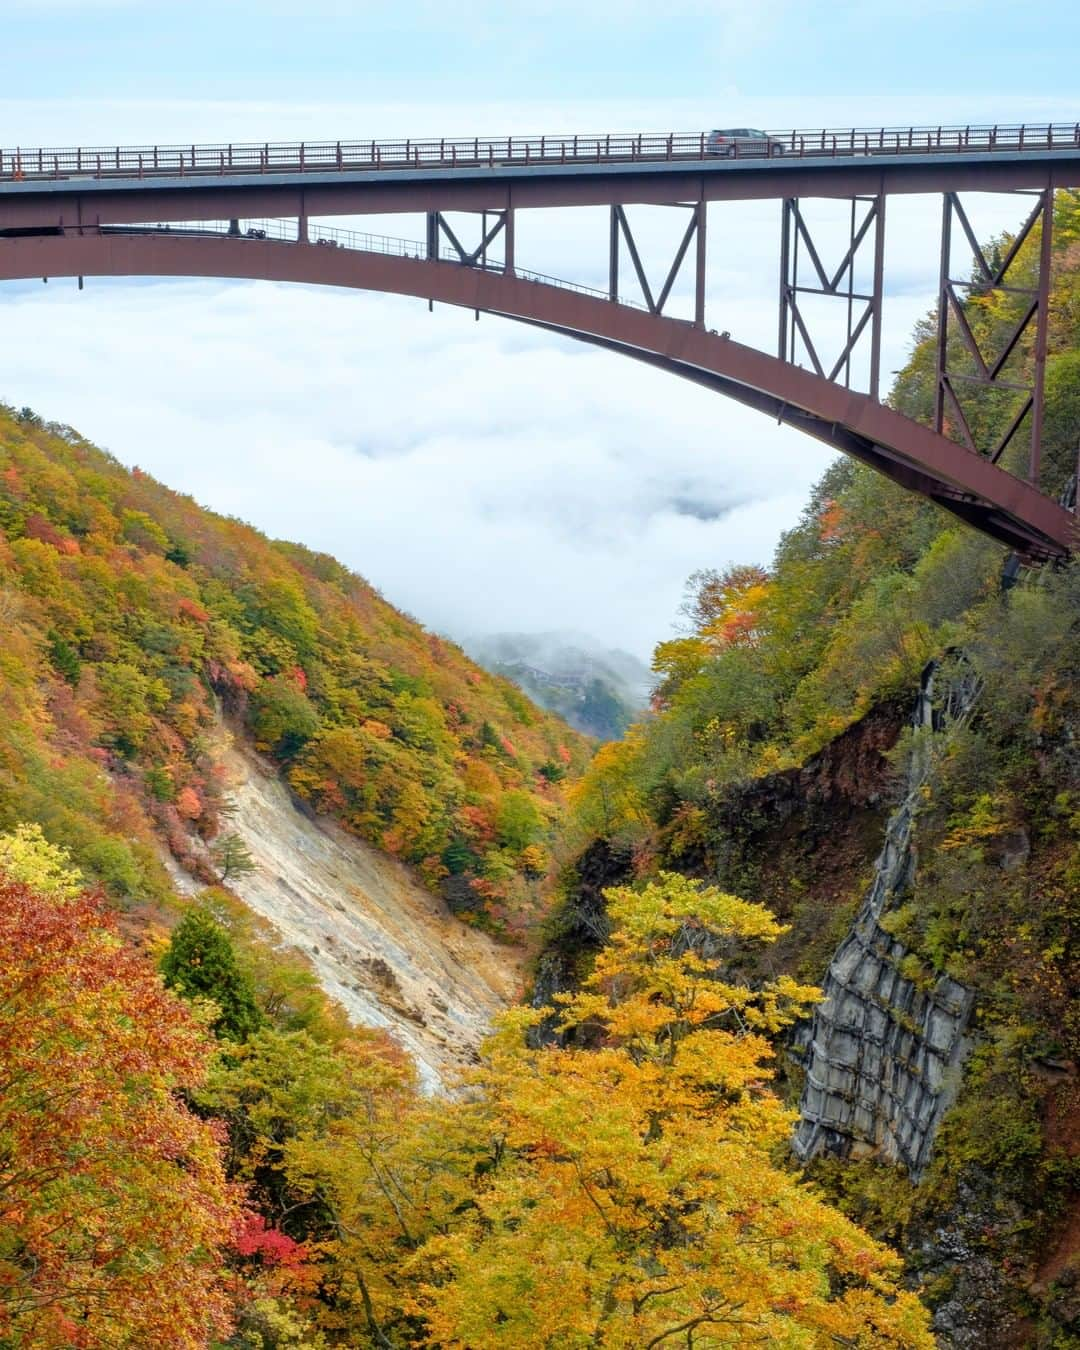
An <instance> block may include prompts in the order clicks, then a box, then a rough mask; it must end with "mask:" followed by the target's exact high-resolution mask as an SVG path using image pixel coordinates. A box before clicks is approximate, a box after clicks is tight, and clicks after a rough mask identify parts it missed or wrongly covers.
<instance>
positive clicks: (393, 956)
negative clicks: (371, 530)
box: [0, 409, 589, 1089]
mask: <svg viewBox="0 0 1080 1350" xmlns="http://www.w3.org/2000/svg"><path fill="white" fill-rule="evenodd" d="M0 632H2V641H0V833H3V832H4V831H5V830H10V829H12V828H14V827H15V826H17V825H18V824H19V823H20V822H25V821H31V822H37V823H40V824H41V826H42V827H43V828H44V830H45V833H46V835H47V837H48V838H49V839H50V840H51V841H52V842H53V843H55V844H57V845H60V846H63V847H64V848H66V849H68V850H69V851H70V853H71V855H72V858H73V860H74V862H75V863H76V864H77V866H78V868H79V869H80V871H81V873H82V875H83V876H84V877H85V878H86V879H87V880H89V881H90V882H92V883H96V884H98V885H100V886H102V887H103V888H104V889H105V891H106V892H107V894H108V895H109V897H110V898H111V900H112V901H113V902H114V903H115V904H116V905H117V906H118V907H119V908H120V909H121V910H122V912H123V919H122V921H123V925H124V928H125V931H126V932H127V933H128V934H129V935H131V936H132V937H134V938H135V939H136V940H140V941H148V942H150V943H153V941H154V940H155V934H156V933H157V931H158V930H159V928H160V927H161V926H162V925H164V926H170V925H171V924H172V923H173V922H174V920H175V917H176V915H177V913H178V912H179V911H180V909H181V908H182V905H181V902H180V900H179V899H178V895H177V890H178V889H179V890H181V891H182V892H184V893H186V894H192V893H195V892H197V891H199V890H200V889H201V888H202V887H204V886H212V885H213V884H215V883H217V882H218V881H219V879H220V878H221V877H222V874H223V872H224V871H226V858H225V855H224V854H223V852H222V849H223V846H225V847H227V848H229V849H232V850H233V852H235V851H236V848H237V846H238V845H239V847H240V848H241V850H242V848H243V846H244V845H246V846H247V847H248V848H249V849H250V852H251V854H252V855H253V862H254V864H255V868H254V870H253V871H251V872H249V873H245V872H243V870H242V869H241V870H239V871H237V870H235V869H229V875H228V878H227V884H228V886H229V887H230V888H231V889H232V890H233V891H234V892H235V893H236V894H238V895H240V896H241V897H242V898H243V899H244V900H246V901H247V903H248V905H249V906H250V908H251V909H252V910H253V911H254V912H255V913H257V914H259V915H261V916H263V917H264V918H266V919H268V920H270V921H271V922H272V923H273V924H274V925H275V926H276V928H277V931H278V933H279V934H280V936H281V938H282V939H283V940H284V942H285V943H286V944H288V945H291V946H292V947H294V948H295V949H296V950H298V951H299V952H301V953H303V954H304V955H305V956H306V957H307V958H308V960H309V961H310V962H311V964H312V965H313V967H314V969H315V971H316V973H317V975H318V977H319V979H320V980H321V982H322V984H323V987H324V988H325V989H326V990H327V991H328V992H329V993H330V994H331V995H332V996H333V997H334V998H336V999H337V1000H338V1001H339V1002H340V1004H341V1005H342V1006H343V1007H344V1008H345V1010H346V1012H347V1013H348V1015H349V1016H350V1017H351V1018H352V1019H353V1020H354V1021H356V1022H359V1023H362V1024H363V1025H366V1026H371V1027H382V1028H384V1029H386V1030H387V1031H389V1032H390V1034H391V1035H392V1036H393V1038H394V1039H395V1040H396V1041H397V1042H398V1044H400V1045H401V1046H403V1047H404V1048H405V1049H406V1050H408V1051H409V1052H410V1054H411V1055H412V1056H413V1057H414V1058H415V1061H416V1064H417V1069H418V1072H419V1075H420V1079H421V1081H422V1082H423V1084H424V1086H425V1087H427V1088H428V1089H433V1088H435V1087H437V1086H438V1085H439V1084H441V1083H442V1084H445V1083H448V1082H449V1081H450V1080H451V1079H452V1078H453V1076H454V1074H455V1073H456V1072H457V1070H458V1069H459V1068H460V1067H462V1066H463V1065H465V1064H468V1063H469V1062H471V1060H472V1059H473V1058H474V1056H475V1052H476V1046H477V1044H478V1042H479V1040H480V1039H481V1037H482V1036H483V1035H484V1034H485V1032H486V1030H487V1027H488V1025H489V1023H490V1021H491V1018H492V1017H493V1015H494V1014H495V1013H496V1012H497V1011H498V1010H500V1009H501V1008H503V1007H504V1006H506V1004H507V1003H508V1002H509V1001H511V1000H512V999H513V998H514V997H515V996H516V994H517V991H518V987H519V966H520V944H519V943H517V939H519V938H520V937H521V936H522V935H523V933H524V932H525V930H526V929H527V928H528V927H529V925H530V924H531V923H532V922H533V921H534V920H535V917H536V915H537V914H538V913H539V912H540V909H541V906H542V904H543V900H542V896H541V891H540V886H541V878H542V875H543V873H544V871H545V869H546V867H547V861H548V855H547V847H548V840H549V838H550V836H551V832H552V827H553V824H554V821H555V820H556V818H557V816H558V814H559V812H560V810H561V793H562V790H563V788H562V780H563V779H565V778H567V776H568V775H573V774H574V773H575V772H576V771H577V770H578V769H579V768H580V766H581V765H582V764H583V763H584V762H585V760H586V758H587V756H588V754H589V747H588V745H587V743H586V742H585V741H584V740H583V739H582V738H580V737H578V736H577V735H576V734H575V733H574V732H573V731H571V730H570V728H568V727H567V726H565V725H564V724H562V723H560V722H559V721H558V720H557V719H556V718H554V717H551V716H549V715H547V714H545V713H543V712H542V711H541V710H539V709H538V708H536V707H534V706H533V705H532V704H530V703H529V702H528V700H527V699H526V698H525V697H524V696H523V695H522V694H521V692H520V691H519V690H518V689H517V688H515V687H514V686H513V685H512V684H510V683H509V682H508V681H505V680H500V679H496V678H493V677H492V676H490V675H488V674H487V673H486V672H484V671H483V670H481V669H480V668H479V667H478V666H476V665H474V664H473V663H472V662H470V661H469V660H468V659H467V658H466V657H465V656H464V654H463V653H462V652H461V651H460V649H458V648H457V647H454V646H453V645H452V644H450V643H447V642H444V641H442V640H440V639H438V638H435V637H433V636H432V635H430V634H428V633H426V632H424V630H423V629H422V628H421V627H420V626H419V625H418V624H416V623H415V622H413V621H412V620H410V619H408V618H407V617H405V616H404V615H402V614H400V613H398V612H397V611H396V610H395V609H393V607H392V606H390V605H389V604H387V603H386V602H385V601H384V600H382V599H381V598H380V597H379V596H378V595H377V594H376V593H375V592H374V591H373V590H372V589H371V588H370V587H369V586H368V585H367V584H366V583H365V582H363V581H362V580H361V579H360V578H359V577H356V576H354V575H352V574H350V573H349V572H347V571H346V570H345V569H344V568H342V567H341V566H340V565H339V564H337V563H335V562H334V561H333V560H332V559H331V558H328V557H325V556H321V555H317V554H314V553H311V552H309V551H307V550H305V549H303V548H301V547H299V546H297V545H292V544H285V543H272V542H270V541H269V540H267V539H265V538H263V537H262V536H261V535H259V534H258V533H257V532H256V531H254V530H252V529H250V528H248V527H247V526H244V525H242V524H240V523H239V522H237V521H233V520H224V519H221V518H219V517H216V516H214V515H212V514H210V513H209V512H206V511H203V510H201V509H200V508H199V507H198V506H197V505H196V504H195V503H194V502H192V501H190V500H188V499H186V498H183V497H180V496H178V495H177V494H175V493H173V492H170V491H169V490H168V489H166V488H164V487H162V486H161V485H160V484H157V483H155V482H153V481H152V480H150V479H149V478H147V477H146V476H145V475H143V474H141V473H139V472H138V471H135V472H131V473H129V472H127V471H126V470H124V469H123V468H122V467H121V466H120V465H119V464H117V463H116V462H115V461H114V460H112V459H111V458H110V457H109V456H108V455H106V454H103V453H102V452H101V451H100V450H97V449H95V448H94V447H93V446H91V445H90V444H88V443H87V442H86V441H85V440H84V439H83V438H82V437H80V436H79V435H78V434H77V433H75V432H73V431H71V430H70V429H69V428H65V427H58V426H49V427H46V426H44V425H42V424H41V422H40V420H39V419H38V418H37V417H36V416H35V415H34V414H33V413H32V412H30V411H29V410H25V409H24V410H23V411H22V412H21V413H18V414H16V413H14V412H13V411H12V410H10V409H6V410H5V409H0ZM226 728H228V730H226ZM256 747H257V749H256ZM448 899H449V900H450V901H451V902H452V905H453V909H454V910H455V911H456V913H457V914H458V915H460V916H462V917H461V918H458V917H454V915H453V914H452V913H451V912H450V909H449V908H448V906H447V900H448ZM212 903H214V904H215V907H217V908H220V906H219V905H218V903H217V901H214V902H212ZM470 921H471V924H472V926H471V927H470V926H468V925H469V922H470ZM477 928H482V929H487V930H488V932H487V933H484V932H479V931H477ZM489 934H497V935H498V938H499V941H495V940H494V938H493V937H492V936H490V935H489ZM272 941H274V940H273V939H272Z"/></svg>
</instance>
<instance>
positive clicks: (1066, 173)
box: [0, 123, 1080, 561]
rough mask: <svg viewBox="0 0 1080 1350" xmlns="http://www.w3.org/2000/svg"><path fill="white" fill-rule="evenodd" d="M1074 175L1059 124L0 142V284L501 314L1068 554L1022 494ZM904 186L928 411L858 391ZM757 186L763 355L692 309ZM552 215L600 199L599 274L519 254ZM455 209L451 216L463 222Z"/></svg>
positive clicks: (1027, 549)
mask: <svg viewBox="0 0 1080 1350" xmlns="http://www.w3.org/2000/svg"><path fill="white" fill-rule="evenodd" d="M1078 187H1080V123H1073V124H1068V123H1066V124H1053V125H1045V124H1043V125H1038V126H1030V125H1028V126H995V127H975V126H968V127H929V128H927V127H920V128H914V127H913V128H903V129H892V128H874V129H845V130H826V129H821V130H802V131H773V132H768V133H762V134H761V135H760V136H758V135H757V134H756V133H748V134H747V135H746V136H745V137H744V138H742V139H739V138H737V137H736V138H735V139H734V140H731V141H729V142H727V143H725V144H723V145H719V144H717V143H716V141H715V140H714V139H712V138H711V137H710V136H709V135H708V134H707V133H694V134H689V135H684V134H678V133H656V134H646V133H640V134H633V135H610V134H606V133H605V134H601V135H580V134H579V135H572V136H571V135H559V136H530V137H502V138H490V137H486V138H482V137H475V138H472V139H447V138H440V139H438V140H435V139H428V140H405V141H376V140H371V141H362V140H361V141H333V142H318V143H311V142H308V143H304V144H293V143H290V144H283V143H272V142H264V143H263V144H244V145H234V144H229V145H224V144H222V145H171V146H135V147H125V146H110V147H100V146H95V147H90V148H87V147H76V148H41V149H38V148H34V149H21V148H16V149H14V150H11V149H5V150H2V151H0V280H15V279H30V278H38V277H40V278H43V279H47V278H49V277H78V278H79V283H80V285H81V284H82V278H83V277H87V276H206V277H223V278H253V279H254V278H263V279H269V280H279V281H293V282H304V283H308V284H315V285H330V286H345V287H355V288H360V289H365V290H378V291H386V292H392V293H396V294H400V295H409V296H416V297H419V298H422V299H427V300H428V301H431V302H434V301H439V302H442V303H446V304H451V305H458V306H462V307H465V308H468V309H472V310H475V311H477V313H479V312H480V311H484V312H487V313H491V314H496V315H501V316H504V317H508V318H513V319H517V320H521V321H524V322H527V323H530V324H535V325H539V326H541V327H543V328H546V329H549V330H551V331H554V332H557V333H561V334H565V335H569V336H572V337H574V338H577V339H580V340H583V341H586V342H590V343H594V344H597V345H599V346H601V347H605V348H608V349H610V350H612V351H615V352H619V353H622V354H625V355H628V356H632V357H634V358H636V359H638V360H641V361H645V362H648V363H650V364H652V365H654V366H657V367H659V368H661V369H664V370H667V371H670V372H671V373H673V374H676V375H679V376H682V377H683V378H686V379H689V380H693V381H695V382H696V383H698V384H701V385H705V386H707V387H709V388H712V389H715V390H717V391H719V392H720V393H723V394H726V395H727V396H729V397H731V398H734V399H736V400H738V401H739V402H741V403H743V404H746V405H749V406H751V407H753V408H757V409H759V410H760V411H762V412H765V413H768V414H770V415H772V416H774V417H776V418H777V419H778V420H779V421H781V422H784V423H787V424H789V425H791V426H794V427H797V428H799V429H801V430H802V431H804V432H806V433H808V434H809V435H811V436H814V437H816V438H817V439H819V440H821V441H824V442H826V443H827V444H829V445H830V446H832V447H834V448H836V449H838V450H841V451H844V452H846V453H848V454H850V455H853V456H855V457H856V458H857V459H860V460H862V461H863V462H865V463H867V464H870V465H871V466H873V467H874V468H875V469H877V470H878V471H880V472H881V473H883V474H885V475H886V476H888V477H889V478H891V479H893V480H894V481H895V482H897V483H899V484H901V485H902V486H904V487H906V488H908V489H910V490H912V491H914V492H917V493H920V494H921V495H923V496H925V497H927V498H929V499H931V500H933V501H935V502H937V503H938V504H940V505H941V506H942V507H944V508H945V509H946V510H948V511H951V512H952V513H953V514H954V515H956V516H958V517H960V518H961V519H963V520H965V521H967V522H969V523H970V524H971V525H973V526H975V527H976V528H978V529H980V530H982V531H984V532H985V533H986V534H989V535H991V536H993V537H994V538H996V539H998V540H1000V541H1001V542H1003V543H1005V544H1007V545H1008V546H1010V547H1011V548H1012V549H1014V550H1015V551H1016V552H1017V553H1018V554H1020V555H1021V556H1022V557H1024V558H1026V559H1028V560H1032V561H1037V560H1045V559H1049V558H1055V557H1063V556H1066V555H1067V554H1068V553H1069V552H1070V551H1071V550H1072V549H1073V548H1074V547H1075V543H1076V540H1077V537H1078V535H1077V517H1076V515H1075V512H1074V511H1073V510H1070V509H1067V508H1066V507H1065V506H1063V505H1062V504H1061V503H1060V501H1059V500H1055V499H1054V498H1053V497H1051V496H1050V495H1047V494H1046V493H1045V492H1044V491H1043V490H1042V487H1041V483H1042V475H1041V468H1042V466H1041V463H1040V455H1041V445H1042V422H1043V405H1044V388H1043V385H1044V371H1045V364H1046V346H1047V324H1048V312H1047V311H1048V294H1049V284H1050V268H1051V258H1052V246H1053V240H1052V222H1053V201H1054V193H1055V191H1057V190H1058V189H1061V188H1078ZM969 192H977V193H987V192H992V193H1010V194H1019V201H1018V206H1019V207H1020V210H1019V211H1018V215H1019V214H1023V216H1024V217H1025V218H1024V223H1023V224H1022V225H1021V226H1020V228H1019V230H1018V232H1017V234H1016V235H1015V236H1014V238H1013V242H1012V244H1011V245H1010V247H1009V248H1008V249H1007V250H1006V251H1005V253H1004V255H1003V256H1002V255H1001V254H1000V253H999V252H995V253H994V254H993V255H992V256H987V254H986V253H985V252H984V251H983V249H982V248H981V247H980V244H979V241H978V239H977V238H976V235H975V232H974V230H973V228H972V224H971V220H970V217H969V214H968V211H967V209H966V208H965V204H964V201H963V197H962V194H964V193H969ZM908 194H935V195H937V196H938V197H939V198H940V200H941V204H942V205H941V248H940V258H939V264H938V272H939V286H938V317H937V347H936V351H937V357H936V394H935V407H934V416H933V420H932V423H931V424H930V425H924V424H923V423H921V422H916V421H914V420H913V419H911V418H908V417H906V416H904V415H902V414H901V413H899V412H897V411H895V410H894V409H893V408H891V407H889V406H888V405H887V404H886V403H883V402H882V401H881V398H880V384H881V350H882V302H883V297H884V257H885V254H884V242H885V220H886V207H887V203H888V201H889V198H890V197H896V196H901V195H908ZM813 198H825V199H832V200H833V201H837V200H839V201H843V202H846V203H848V204H849V206H850V228H849V229H848V230H847V237H846V244H844V245H842V246H841V250H840V256H839V257H838V258H837V257H835V256H830V252H831V253H832V254H835V252H836V243H835V238H830V239H829V240H828V241H823V240H822V239H821V238H820V237H818V238H815V233H814V230H813V229H812V228H811V225H810V223H809V221H808V217H807V213H806V211H805V210H804V203H805V202H806V200H807V199H813ZM764 199H773V200H775V201H776V202H777V203H778V204H779V209H780V219H781V224H780V231H779V240H780V244H779V258H778V260H777V262H778V266H777V274H778V280H779V285H778V286H777V278H776V277H773V278H763V285H764V286H769V287H776V291H775V294H776V296H777V301H776V317H777V343H776V349H775V351H774V352H772V353H766V352H763V351H760V350H757V349H755V348H753V347H751V346H748V345H745V344H743V343H741V342H739V341H737V340H734V339H733V338H732V337H731V335H730V334H729V333H727V332H719V333H718V332H716V331H715V330H713V329H711V328H709V327H708V326H707V321H706V291H705V264H706V237H707V226H708V207H709V204H710V203H714V202H724V201H754V200H764ZM638 205H664V206H671V207H678V208H680V209H681V210H682V211H684V212H685V228H684V229H683V230H682V232H681V234H680V237H679V242H678V244H677V247H676V248H675V251H674V254H673V256H670V257H667V258H664V259H663V260H662V262H663V268H662V272H661V276H660V279H659V280H657V276H656V272H655V260H651V261H652V266H650V267H647V266H646V264H645V262H644V261H643V258H642V249H641V248H640V247H639V243H638V238H637V237H636V236H635V233H634V229H633V223H632V211H631V208H633V207H635V206H638ZM575 206H593V207H596V206H600V207H607V208H608V209H609V213H610V230H609V232H608V238H607V249H606V252H607V257H606V259H605V262H606V268H605V270H606V272H607V276H608V285H607V287H606V288H605V289H598V288H589V287H585V286H578V285H574V284H573V283H570V282H567V281H563V280H559V279H556V278H552V277H547V276H542V275H540V274H538V273H534V272H529V271H526V270H523V269H522V268H521V267H519V266H518V264H517V261H516V258H515V222H516V220H517V217H518V213H519V212H521V211H524V210H532V209H549V210H550V209H557V208H560V207H575ZM405 213H418V214H419V215H421V216H422V217H423V219H424V220H425V221H426V230H425V231H424V235H425V237H424V238H423V239H421V240H419V241H416V242H410V241H407V240H400V239H394V238H389V237H386V236H383V235H376V234H365V233H360V232H358V231H353V230H338V229H333V228H330V227H328V226H326V224H325V221H326V220H327V219H329V218H332V217H335V216H349V217H358V216H364V217H370V216H385V215H400V214H405ZM454 213H468V215H467V223H468V224H469V227H470V228H469V230H468V231H467V230H466V229H465V228H464V227H463V226H462V225H461V223H460V220H459V221H458V223H457V225H456V226H455V224H454V223H453V221H452V220H451V219H450V216H451V215H452V214H454ZM455 219H457V217H456V216H455ZM315 222H318V223H317V224H316V223H315ZM1029 240H1030V241H1031V248H1036V244H1037V253H1038V267H1037V274H1036V276H1035V278H1034V281H1033V280H1032V277H1031V269H1030V266H1028V267H1027V268H1026V269H1025V270H1024V272H1023V274H1022V275H1020V274H1019V269H1018V268H1016V267H1015V266H1014V265H1015V263H1016V261H1017V257H1018V255H1019V253H1020V250H1021V249H1022V247H1023V245H1024V244H1025V242H1026V241H1029ZM955 241H959V242H964V241H966V243H967V244H968V245H969V247H970V250H971V254H972V256H973V257H974V261H975V265H974V269H973V271H972V272H971V273H970V275H969V276H968V277H967V279H966V280H959V279H957V278H954V277H953V276H952V274H951V273H952V270H953V264H952V257H953V244H954V242H955ZM1029 251H1030V250H1029ZM863 275H865V276H868V277H869V280H868V281H866V282H862V281H861V280H860V278H861V277H862V276H863ZM650 277H651V278H652V279H651V280H650ZM857 281H858V283H859V284H857ZM677 285H681V286H682V287H683V288H684V289H688V290H689V292H690V293H691V294H692V316H691V317H688V318H687V317H675V316H674V315H673V314H672V313H671V308H672V304H671V302H672V297H673V291H674V289H675V288H676V286H677ZM976 287H977V288H978V289H979V291H980V293H982V294H987V293H990V292H995V291H999V292H1002V293H1006V292H1013V293H1019V294H1020V296H1021V302H1020V304H1019V313H1020V318H1019V320H1018V322H1017V324H1016V326H1015V329H1014V331H1013V332H1012V333H1011V334H1009V335H1008V337H1007V340H1006V341H1005V343H1004V346H1003V347H1002V348H1001V349H1000V350H997V351H994V352H987V351H984V350H982V348H981V347H980V344H979V341H978V340H977V338H976V335H975V333H974V332H973V331H972V327H971V325H970V324H969V322H968V320H967V317H966V315H965V307H964V303H963V302H964V298H965V294H966V293H968V292H970V291H971V290H972V289H974V288H976ZM965 288H966V290H965ZM821 302H826V304H832V305H833V307H834V308H835V309H836V310H837V312H838V313H839V314H840V316H841V317H840V327H841V329H842V331H843V338H842V342H841V345H840V351H839V355H838V356H835V355H832V356H831V358H827V357H825V356H824V355H823V352H824V349H825V341H824V339H823V338H822V337H821V336H820V333H819V331H817V330H816V329H815V323H814V321H813V317H814V316H813V313H812V311H813V310H814V306H815V305H816V306H817V307H818V312H819V311H820V306H821ZM817 322H818V323H819V324H820V319H818V320H817ZM830 332H834V330H832V329H831V330H830ZM1021 351H1022V352H1024V353H1026V354H1028V355H1029V356H1030V358H1031V359H1030V360H1029V361H1026V362H1025V363H1024V369H1025V370H1030V372H1031V374H1030V378H1027V377H1025V378H1024V379H1023V380H1018V378H1017V376H1016V374H1015V370H1016V367H1017V364H1018V363H1017V362H1016V361H1014V360H1011V358H1013V357H1014V355H1015V354H1017V353H1019V352H1021ZM856 358H859V360H860V361H861V369H862V371H863V372H864V374H863V375H862V377H861V385H862V387H857V386H858V385H859V384H860V377H859V375H858V374H854V373H853V372H854V371H855V370H856ZM980 393H985V394H989V395H990V396H996V397H998V398H1004V399H1006V400H1007V402H1008V406H1009V408H1010V410H1011V411H1010V413H1009V418H1010V419H1011V420H1010V421H1009V424H1008V426H1007V427H1006V428H1005V430H1004V433H1003V434H999V438H998V439H997V440H996V441H995V442H994V443H993V444H985V443H980V440H979V436H978V434H977V432H976V430H975V429H974V427H973V423H974V424H975V425H978V422H979V419H977V418H973V417H970V416H969V414H968V411H966V409H970V408H971V406H972V405H971V398H972V396H973V394H974V395H976V396H977V395H979V394H980ZM1077 432H1078V437H1080V428H1077ZM1006 463H1007V464H1009V465H1010V467H1011V468H1012V469H1013V470H1014V471H1013V472H1010V471H1008V470H1007V469H1006V468H1005V467H1004V464H1006Z"/></svg>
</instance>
